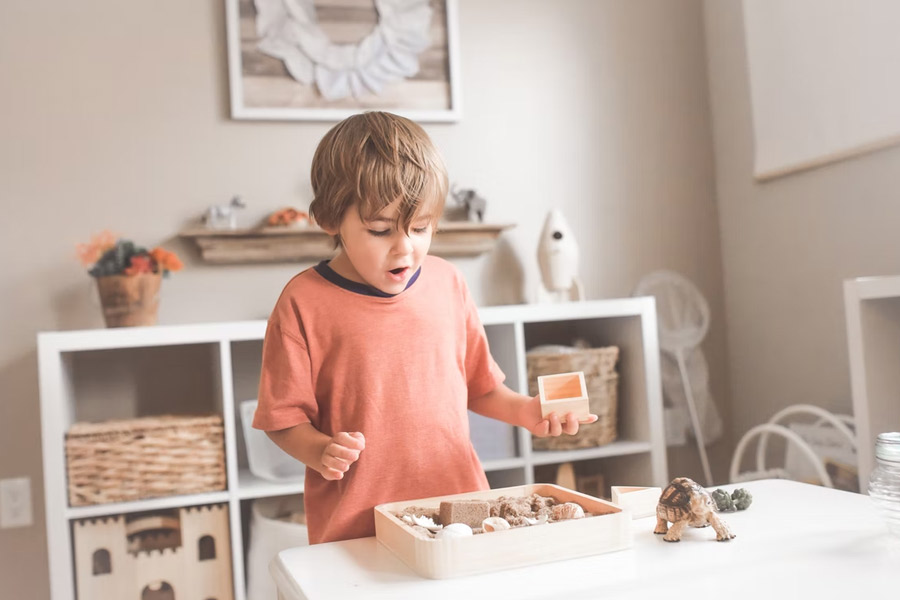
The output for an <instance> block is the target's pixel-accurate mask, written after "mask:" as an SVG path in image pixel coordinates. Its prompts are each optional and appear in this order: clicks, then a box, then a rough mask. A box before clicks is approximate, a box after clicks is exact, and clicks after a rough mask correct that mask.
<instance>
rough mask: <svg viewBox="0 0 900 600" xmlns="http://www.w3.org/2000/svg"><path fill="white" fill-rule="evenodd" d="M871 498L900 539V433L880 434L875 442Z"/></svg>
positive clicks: (890, 528)
mask: <svg viewBox="0 0 900 600" xmlns="http://www.w3.org/2000/svg"><path fill="white" fill-rule="evenodd" d="M869 496H870V497H871V498H872V502H873V503H874V504H875V506H876V507H877V508H878V510H879V511H880V512H881V516H882V517H884V520H885V522H886V523H887V527H888V531H890V532H891V533H892V534H894V535H896V536H898V537H900V433H897V432H893V433H880V434H878V438H877V439H876V440H875V469H874V470H873V471H872V474H871V475H870V476H869Z"/></svg>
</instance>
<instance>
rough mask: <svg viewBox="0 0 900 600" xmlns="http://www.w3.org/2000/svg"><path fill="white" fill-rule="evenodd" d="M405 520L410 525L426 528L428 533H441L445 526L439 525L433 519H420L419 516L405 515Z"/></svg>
mask: <svg viewBox="0 0 900 600" xmlns="http://www.w3.org/2000/svg"><path fill="white" fill-rule="evenodd" d="M403 520H404V521H406V522H407V523H409V524H410V525H418V526H419V527H424V528H425V529H427V530H428V531H440V530H441V528H442V527H443V525H438V524H437V523H435V522H434V519H432V518H431V517H420V516H418V515H403Z"/></svg>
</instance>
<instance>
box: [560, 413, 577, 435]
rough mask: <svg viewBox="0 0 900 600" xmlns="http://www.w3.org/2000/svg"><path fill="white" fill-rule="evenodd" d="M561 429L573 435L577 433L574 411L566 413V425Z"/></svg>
mask: <svg viewBox="0 0 900 600" xmlns="http://www.w3.org/2000/svg"><path fill="white" fill-rule="evenodd" d="M563 431H565V432H566V434H568V435H575V434H576V433H578V417H576V416H575V413H573V412H570V413H568V414H567V415H566V425H565V427H564V428H563Z"/></svg>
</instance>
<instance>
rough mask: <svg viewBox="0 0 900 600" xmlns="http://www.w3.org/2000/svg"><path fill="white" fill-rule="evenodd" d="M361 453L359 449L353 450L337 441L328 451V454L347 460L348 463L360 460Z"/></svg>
mask: <svg viewBox="0 0 900 600" xmlns="http://www.w3.org/2000/svg"><path fill="white" fill-rule="evenodd" d="M359 453H360V451H359V450H353V449H352V448H347V447H346V446H341V445H340V444H337V443H335V444H331V445H330V446H329V447H328V450H327V452H326V454H329V455H331V456H334V457H335V458H340V459H342V460H345V461H347V462H348V463H352V462H355V461H357V460H359Z"/></svg>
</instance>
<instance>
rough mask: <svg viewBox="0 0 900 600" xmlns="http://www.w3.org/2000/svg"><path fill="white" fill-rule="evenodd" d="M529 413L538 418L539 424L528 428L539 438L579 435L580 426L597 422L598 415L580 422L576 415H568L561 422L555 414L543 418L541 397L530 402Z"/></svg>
mask: <svg viewBox="0 0 900 600" xmlns="http://www.w3.org/2000/svg"><path fill="white" fill-rule="evenodd" d="M528 413H529V414H531V415H535V416H536V417H537V419H538V420H537V422H536V423H535V424H534V425H532V426H530V427H528V431H530V432H531V433H532V435H535V436H537V437H556V436H558V435H561V434H563V433H565V434H567V435H575V434H576V433H578V426H579V425H587V424H589V423H593V422H595V421H596V420H597V418H598V417H597V415H588V416H587V418H586V419H582V420H580V421H579V420H578V419H577V418H576V417H575V413H571V412H570V413H568V414H567V415H565V416H564V418H563V419H562V420H560V418H559V415H557V414H556V413H555V412H553V413H550V414H549V415H547V417H546V418H543V417H541V397H540V396H535V397H534V398H532V399H531V400H529V402H528Z"/></svg>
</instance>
